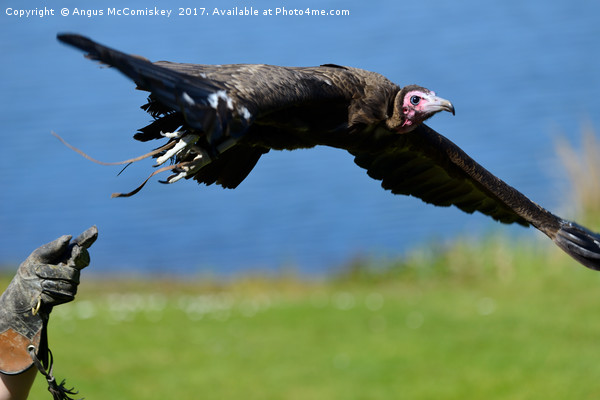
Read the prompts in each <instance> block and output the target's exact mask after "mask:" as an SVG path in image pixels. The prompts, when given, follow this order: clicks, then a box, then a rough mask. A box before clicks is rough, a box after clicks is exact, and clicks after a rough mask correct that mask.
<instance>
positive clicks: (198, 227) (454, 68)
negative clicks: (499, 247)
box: [0, 0, 600, 275]
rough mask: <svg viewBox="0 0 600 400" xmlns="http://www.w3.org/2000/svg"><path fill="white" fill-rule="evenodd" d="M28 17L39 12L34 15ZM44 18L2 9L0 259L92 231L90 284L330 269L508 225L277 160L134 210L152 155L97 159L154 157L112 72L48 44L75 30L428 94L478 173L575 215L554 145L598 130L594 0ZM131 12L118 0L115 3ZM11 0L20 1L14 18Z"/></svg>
mask: <svg viewBox="0 0 600 400" xmlns="http://www.w3.org/2000/svg"><path fill="white" fill-rule="evenodd" d="M27 3H28V6H27V7H28V8H29V9H35V8H43V7H44V6H47V2H41V1H38V2H35V1H31V2H27ZM54 3H56V4H54V5H53V6H52V7H53V8H54V9H55V14H56V15H55V16H47V17H44V18H41V17H30V18H18V17H15V16H13V15H7V13H6V8H5V7H7V6H6V5H3V6H2V10H0V11H1V13H0V50H1V54H2V62H0V76H1V77H2V79H1V80H0V92H1V93H2V98H1V100H0V102H1V103H0V113H1V114H0V115H1V121H2V134H1V135H2V145H1V147H0V188H1V189H0V264H4V265H10V264H14V263H17V262H19V261H20V260H22V259H23V258H24V257H25V256H26V255H27V254H28V253H29V252H30V251H31V250H32V249H33V248H35V247H36V246H38V245H39V244H41V243H44V242H47V241H49V240H51V239H54V238H55V237H57V236H59V235H61V234H64V233H73V234H77V233H78V232H80V231H82V230H83V229H85V228H87V227H88V226H89V225H92V224H97V225H98V227H99V231H100V239H99V241H98V242H97V243H96V244H95V245H94V248H93V251H92V261H93V269H94V270H95V271H96V273H99V274H105V273H125V274H129V273H143V272H151V273H153V274H165V275H168V274H175V275H188V274H196V273H206V272H207V271H208V272H210V273H216V274H231V273H236V272H244V271H249V270H255V269H261V270H267V271H274V270H278V269H280V268H290V267H291V268H295V269H297V270H299V271H301V272H303V273H307V274H320V273H323V272H327V271H330V270H331V269H332V268H335V267H338V266H340V265H342V264H344V263H346V262H348V261H349V260H351V259H352V258H354V257H357V256H375V257H391V256H395V255H401V254H404V253H406V252H407V251H409V250H410V249H411V248H413V247H415V246H425V245H427V244H428V243H431V242H433V241H435V242H447V241H449V240H452V238H454V237H456V236H477V235H480V234H484V233H488V232H494V231H497V230H502V231H506V232H508V233H509V234H511V235H524V236H525V235H526V236H529V237H537V236H539V234H537V233H535V232H534V231H533V230H526V229H523V228H519V227H514V228H509V227H506V226H501V225H500V224H497V223H494V222H493V221H491V220H488V219H487V218H484V217H482V216H477V215H466V214H463V213H461V212H459V211H457V210H455V209H449V208H435V207H433V206H429V205H425V204H423V203H422V202H421V201H420V200H417V199H414V198H409V197H399V196H393V195H392V194H390V193H389V192H385V191H383V190H382V189H381V188H380V186H379V183H378V182H376V181H373V180H371V179H370V178H368V177H367V175H366V174H365V173H364V171H363V170H361V169H360V168H358V167H356V166H355V165H354V164H353V161H352V158H351V157H350V156H349V155H348V154H345V153H344V152H342V151H340V150H334V149H327V148H319V149H313V150H306V151H296V152H271V153H269V154H268V155H266V156H264V157H263V158H262V159H261V161H260V162H259V164H258V166H257V167H256V168H255V170H254V171H253V172H252V173H251V175H250V176H249V177H248V178H247V179H246V181H245V182H243V184H242V185H241V186H240V187H239V188H238V189H236V190H223V189H221V188H220V187H204V186H198V185H197V184H195V183H193V182H178V183H176V184H173V185H161V184H159V183H157V179H153V180H152V181H151V182H150V183H149V184H148V185H147V186H146V187H145V188H144V189H143V191H142V192H141V193H139V194H138V195H137V196H134V197H133V198H129V199H110V194H111V193H113V192H126V191H129V190H131V189H133V188H134V187H136V186H137V185H138V184H139V183H141V181H142V180H143V179H145V178H146V176H147V175H148V173H149V172H150V170H151V167H150V166H151V161H148V160H146V161H143V162H140V163H138V164H137V165H132V166H131V167H129V168H127V169H126V170H125V171H124V172H123V173H122V174H121V175H120V176H117V174H118V172H119V170H120V168H119V167H106V166H99V165H96V164H93V163H91V162H89V161H87V160H85V159H83V158H81V157H80V156H78V155H77V154H75V153H73V152H71V151H70V150H68V149H67V148H65V147H64V146H63V145H61V144H60V143H59V142H58V141H57V140H56V139H55V138H53V137H52V136H51V135H50V131H52V130H53V131H56V132H57V133H59V134H60V135H61V136H63V137H64V138H65V139H67V140H68V141H70V142H71V143H73V144H74V145H75V146H77V147H80V148H82V149H84V150H85V151H87V152H88V153H89V154H90V155H92V156H93V157H95V158H98V159H101V160H104V161H117V160H122V159H126V158H130V157H132V156H135V155H140V154H143V153H145V152H146V151H147V150H149V149H150V148H152V147H153V146H154V145H155V144H154V143H151V144H147V143H146V144H144V143H139V142H136V141H134V140H133V139H132V138H131V136H132V134H133V133H134V132H135V131H136V129H137V128H139V127H141V126H143V125H145V124H146V123H147V122H148V121H149V116H147V115H146V114H145V113H144V112H143V111H141V110H140V109H139V106H140V105H141V104H143V102H144V100H145V95H144V93H142V92H139V91H135V90H133V84H132V83H131V82H130V81H128V80H127V79H125V78H123V77H122V76H121V75H119V74H118V73H116V72H115V71H113V70H110V69H106V68H99V67H98V65H96V64H95V63H92V62H90V61H89V60H86V59H84V58H83V57H82V55H81V54H80V53H79V52H76V51H74V50H72V49H71V48H67V47H66V46H64V45H61V44H59V43H58V42H57V41H56V39H55V35H56V33H57V32H63V31H72V32H78V33H82V34H85V35H88V36H90V37H92V38H94V39H96V40H98V41H100V42H102V43H105V44H109V45H111V46H113V47H117V48H119V49H122V50H124V51H127V52H132V53H136V54H140V55H143V56H145V57H147V58H150V59H152V60H161V59H166V60H172V61H181V62H198V63H207V64H209V63H214V64H225V63H269V64H281V65H318V64H323V63H337V64H343V65H351V66H355V67H361V68H365V69H369V70H374V71H377V72H380V73H382V74H384V75H386V76H387V77H389V78H390V79H391V80H393V81H395V82H397V83H398V84H401V85H404V84H409V83H419V84H421V85H423V86H426V87H429V88H430V89H433V90H435V91H436V92H437V93H438V94H439V95H440V96H442V97H445V98H448V99H450V100H451V101H452V102H453V103H454V105H455V106H456V109H457V115H456V116H455V117H452V116H451V115H449V114H446V115H438V116H436V117H435V118H434V119H433V120H431V124H430V125H431V126H432V127H433V128H434V129H437V130H438V131H440V132H441V133H443V134H444V135H446V136H447V137H449V138H451V139H452V140H453V141H455V142H456V143H457V144H459V145H460V146H461V147H462V148H463V149H464V150H465V151H467V152H468V153H469V154H471V155H472V156H473V157H474V158H475V159H477V160H478V161H479V162H480V163H482V164H483V165H484V166H486V167H487V168H488V169H490V170H491V171H493V172H494V173H495V174H497V175H498V176H500V177H501V178H502V179H504V180H506V181H507V182H509V183H510V184H512V185H513V186H515V187H517V188H519V189H520V190H521V191H523V192H524V193H525V194H526V195H528V196H530V197H531V198H532V199H533V200H535V201H536V202H538V203H540V204H542V205H544V206H546V207H547V208H550V209H553V210H555V211H557V212H558V211H561V210H566V209H568V204H567V201H568V200H569V193H568V192H567V188H568V186H567V185H566V183H565V175H564V173H563V172H562V170H561V167H560V164H557V158H556V155H555V151H554V147H555V144H556V139H557V137H560V136H564V137H567V138H568V139H569V140H571V141H572V142H574V143H577V140H578V137H579V134H580V131H581V126H582V124H584V123H587V122H590V123H591V124H592V125H593V126H595V127H596V128H598V127H600V114H599V113H598V108H599V107H600V100H599V99H600V97H599V95H598V93H599V92H600V78H599V73H600V45H599V44H598V38H599V37H600V3H598V2H595V1H573V0H562V1H553V2H548V1H542V0H535V1H528V2H523V1H518V2H517V1H505V0H503V1H488V2H481V1H475V0H467V1H461V2H448V1H442V0H430V1H420V2H419V1H410V2H409V1H387V2H378V3H374V2H362V1H343V2H342V1H331V2H323V1H308V2H298V1H285V2H283V1H280V2H264V1H262V2H258V1H251V0H249V1H247V2H228V1H218V2H217V1H212V2H205V3H203V4H199V3H198V2H196V1H187V0H181V1H178V2H166V1H154V2H148V1H141V0H135V1H133V0H132V1H128V2H121V1H118V2H117V1H112V2H104V3H103V4H102V7H95V9H103V10H104V13H105V15H103V16H98V17H92V18H88V17H86V16H72V15H71V16H68V17H62V16H60V15H59V14H60V9H61V8H63V7H66V8H69V10H70V11H71V12H72V11H73V8H74V7H76V6H77V7H84V6H85V8H86V9H92V7H90V6H89V5H88V3H90V2H74V1H73V2H68V1H63V2H54ZM125 3H126V4H125ZM18 4H23V3H22V2H18V3H15V5H13V6H12V7H14V8H17V7H20V6H19V5H18ZM155 6H156V7H158V8H167V9H171V10H173V13H174V14H176V13H177V11H178V10H177V9H178V7H205V8H206V9H207V11H208V12H211V13H212V9H213V8H215V7H218V8H231V7H235V6H238V7H244V6H246V7H251V6H252V7H254V8H256V9H259V10H262V9H266V8H273V9H275V8H276V7H282V6H285V7H286V8H288V9H293V8H302V9H306V8H307V7H312V8H327V9H329V8H333V9H347V10H349V11H350V16H337V17H334V16H331V17H307V16H259V17H242V16H222V17H217V16H210V15H209V16H206V15H204V16H201V17H200V16H197V17H180V16H177V15H171V17H170V18H165V17H156V16H146V17H140V16H121V17H119V16H108V15H106V9H107V8H108V7H117V8H121V9H122V8H123V7H130V8H132V9H135V8H146V7H148V8H153V7H155Z"/></svg>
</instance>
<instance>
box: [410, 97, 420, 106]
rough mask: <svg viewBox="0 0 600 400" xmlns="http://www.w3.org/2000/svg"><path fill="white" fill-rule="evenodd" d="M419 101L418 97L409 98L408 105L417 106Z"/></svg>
mask: <svg viewBox="0 0 600 400" xmlns="http://www.w3.org/2000/svg"><path fill="white" fill-rule="evenodd" d="M419 101H421V98H420V97H419V96H412V97H411V98H410V104H412V105H413V106H416V105H417V104H419Z"/></svg>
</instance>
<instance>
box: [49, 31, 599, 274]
mask: <svg viewBox="0 0 600 400" xmlns="http://www.w3.org/2000/svg"><path fill="white" fill-rule="evenodd" d="M57 38H58V40H59V41H61V42H63V43H66V44H69V45H71V46H74V47H76V48H78V49H80V50H82V51H83V52H85V53H87V55H86V57H88V58H90V59H92V60H96V61H99V62H101V63H103V64H106V65H109V66H112V67H114V68H117V69H118V70H119V71H120V72H122V73H123V74H124V75H126V76H127V77H129V78H130V79H131V80H133V81H134V82H135V84H136V85H137V89H140V90H143V91H146V92H149V95H148V101H147V103H146V104H144V105H143V106H142V107H141V108H142V109H143V110H145V111H147V112H148V113H149V114H150V115H151V116H152V118H153V120H152V122H151V123H150V124H149V125H147V126H145V127H143V128H141V129H139V131H138V132H137V133H136V134H135V135H134V138H135V139H137V140H140V141H149V140H153V139H163V140H164V141H166V143H165V144H164V145H162V146H161V147H158V148H157V149H156V150H155V151H153V152H151V153H149V154H147V155H146V156H147V157H150V156H152V157H154V158H155V159H156V165H157V166H160V165H163V164H164V163H165V162H167V161H170V164H169V163H168V165H167V166H163V167H161V168H159V169H157V170H156V171H155V172H154V173H153V174H152V175H154V174H156V173H158V172H164V171H170V172H171V174H170V175H169V176H168V178H166V182H167V183H173V182H176V181H178V180H180V179H182V178H185V179H194V180H196V181H198V182H199V183H204V184H206V185H210V184H213V183H216V184H219V185H221V186H222V187H224V188H235V187H237V186H238V185H239V184H240V183H241V182H242V181H243V180H244V179H245V178H246V176H248V174H249V173H250V171H252V169H253V168H254V166H255V165H256V163H257V162H258V160H259V159H260V157H261V156H262V155H263V154H265V153H267V152H269V150H271V149H274V150H284V149H285V150H294V149H300V148H311V147H314V146H317V145H324V146H332V147H335V148H340V149H344V150H346V151H348V152H350V154H352V156H353V157H354V161H355V162H356V164H357V165H358V166H359V167H362V168H364V169H366V171H367V174H368V175H369V176H370V177H371V178H373V179H377V180H380V181H381V186H382V187H383V188H384V189H386V190H390V191H391V192H392V193H394V194H403V195H412V196H415V197H418V198H420V199H422V200H423V201H425V202H427V203H431V204H433V205H436V206H451V205H453V206H456V207H458V208H459V209H461V210H462V211H465V212H467V213H473V212H475V211H479V212H481V213H483V214H485V215H487V216H490V217H492V218H493V219H495V220H497V221H500V222H502V223H506V224H512V223H517V224H520V225H523V226H526V227H527V226H533V227H535V228H537V229H538V230H540V231H541V232H543V233H544V234H545V235H547V236H548V237H549V238H550V239H552V240H553V241H554V243H555V244H556V245H558V246H559V247H560V248H561V249H562V250H564V251H565V252H566V253H567V254H569V255H570V256H571V257H573V258H574V259H575V260H577V261H578V262H580V263H581V264H583V265H585V266H586V267H588V268H591V269H594V270H600V235H598V234H596V233H593V232H591V231H589V230H588V229H586V228H584V227H582V226H580V225H578V224H576V223H574V222H571V221H567V220H564V219H562V218H560V217H558V216H556V215H554V214H552V213H551V212H549V211H547V210H546V209H544V208H542V207H541V206H539V205H538V204H536V203H534V202H532V201H531V200H529V199H528V198H527V197H526V196H524V195H523V194H522V193H520V192H519V191H517V190H516V189H514V188H513V187H511V186H509V185H508V184H506V183H505V182H503V181H502V180H500V179H499V178H497V177H496V176H494V175H493V174H492V173H490V172H489V171H487V170H486V169H485V168H483V167H482V166H481V165H479V164H478V163H477V162H475V161H474V160H473V159H472V158H471V157H469V156H468V155H467V154H466V153H465V152H464V151H462V150H461V149H460V148H459V147H458V146H457V145H455V144H454V143H453V142H451V141H450V140H449V139H447V138H446V137H444V136H442V135H440V134H439V133H437V132H436V131H434V130H433V129H431V128H429V127H428V126H427V125H425V124H424V123H423V122H424V121H425V120H427V119H428V118H430V117H431V116H433V115H434V114H436V113H438V112H440V111H448V112H451V113H452V114H454V106H453V105H452V103H450V102H449V101H448V100H445V99H443V98H441V97H438V96H436V94H435V92H433V91H431V90H428V89H426V88H423V87H421V86H418V85H408V86H404V87H400V86H398V85H396V84H394V83H392V82H391V81H389V80H388V79H387V78H385V77H384V76H382V75H380V74H378V73H375V72H370V71H366V70H362V69H357V68H351V67H344V66H339V65H334V64H325V65H321V66H318V67H283V66H275V65H264V64H230V65H201V64H183V63H175V62H168V61H157V62H151V61H149V60H147V59H145V58H143V57H140V56H133V55H129V54H125V53H122V52H120V51H117V50H114V49H111V48H109V47H106V46H103V45H101V44H99V43H96V42H94V41H92V40H90V39H88V38H86V37H83V36H80V35H77V34H59V35H58V36H57ZM152 175H150V176H152ZM146 182H147V180H146V181H145V182H144V183H143V184H142V185H141V186H140V187H138V188H137V189H136V190H134V191H132V192H130V193H127V194H118V195H117V196H131V195H133V194H135V193H137V192H138V191H139V190H140V189H141V187H142V186H143V185H144V184H145V183H146ZM113 196H114V195H113Z"/></svg>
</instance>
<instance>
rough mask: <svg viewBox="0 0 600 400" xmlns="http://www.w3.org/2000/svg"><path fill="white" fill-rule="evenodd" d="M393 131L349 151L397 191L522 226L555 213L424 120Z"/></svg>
mask: <svg viewBox="0 0 600 400" xmlns="http://www.w3.org/2000/svg"><path fill="white" fill-rule="evenodd" d="M390 135H393V137H392V136H390ZM390 135H388V136H387V137H385V138H384V139H385V140H382V141H381V142H382V143H381V145H380V146H373V147H371V148H369V149H368V150H366V151H360V150H351V151H350V152H351V153H352V154H353V155H354V156H355V162H356V164H357V165H358V166H360V167H362V168H365V169H366V170H367V173H368V174H369V176H370V177H372V178H374V179H377V180H380V181H382V187H383V188H384V189H387V190H390V191H391V192H392V193H394V194H403V195H411V196H414V197H417V198H420V199H422V200H423V201H425V202H427V203H431V204H434V205H436V206H451V205H454V206H456V207H458V208H459V209H461V210H462V211H465V212H467V213H473V212H475V211H479V212H481V213H483V214H485V215H488V216H490V217H492V218H494V219H495V220H498V221H500V222H503V223H518V224H521V225H524V226H529V225H530V224H531V223H532V221H534V220H535V221H538V219H539V218H540V217H542V219H543V218H549V215H551V214H550V213H548V212H547V211H546V210H544V209H543V208H541V207H539V206H538V205H537V204H535V203H533V202H531V201H530V200H529V199H527V197H525V196H524V195H523V194H521V193H520V192H518V191H516V190H515V189H513V188H512V187H510V186H509V185H507V184H506V183H504V182H503V181H501V180H500V179H498V178H496V177H495V176H494V175H492V174H491V173H490V172H488V171H487V170H486V169H485V168H483V167H482V166H481V165H479V164H478V163H476V162H475V161H474V160H473V159H472V158H470V157H469V156H468V155H467V154H465V153H464V152H463V151H462V150H461V149H460V148H459V147H458V146H456V145H455V144H454V143H452V142H451V141H450V140H448V139H447V138H445V137H444V136H442V135H440V134H439V133H437V132H435V131H434V130H433V129H431V128H429V127H428V126H426V125H421V126H420V127H418V128H417V129H415V130H414V131H413V132H410V133H407V134H404V135H397V134H393V133H390Z"/></svg>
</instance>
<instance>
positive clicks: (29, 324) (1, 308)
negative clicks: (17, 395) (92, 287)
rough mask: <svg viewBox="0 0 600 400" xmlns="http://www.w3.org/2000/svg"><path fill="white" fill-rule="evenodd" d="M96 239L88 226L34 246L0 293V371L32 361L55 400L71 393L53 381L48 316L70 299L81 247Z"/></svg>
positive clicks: (84, 256) (17, 369) (83, 257)
mask: <svg viewBox="0 0 600 400" xmlns="http://www.w3.org/2000/svg"><path fill="white" fill-rule="evenodd" d="M97 237H98V230H97V228H96V227H95V226H92V227H91V228H89V229H88V230H86V231H85V232H83V233H82V234H81V235H79V236H78V237H77V238H76V239H75V240H73V241H71V236H70V235H65V236H61V237H60V238H58V239H56V240H54V241H53V242H50V243H48V244H45V245H43V246H41V247H39V248H38V249H36V250H35V251H34V252H33V253H31V255H30V256H29V257H27V259H26V260H25V261H24V262H23V263H22V264H21V265H20V266H19V269H18V270H17V273H16V275H15V277H14V278H13V280H12V281H11V283H10V284H9V286H8V288H7V289H6V291H5V292H4V293H3V294H2V296H1V297H0V354H1V357H0V372H2V373H4V374H19V373H22V372H24V371H25V370H27V369H28V368H30V367H31V365H32V364H34V363H35V365H36V366H37V367H38V369H39V370H40V372H42V373H43V374H44V375H45V376H46V378H47V379H48V383H49V386H50V387H49V390H50V392H52V394H53V395H54V397H55V398H56V399H60V398H68V396H66V394H65V393H69V394H74V393H73V392H70V391H68V390H66V389H65V388H64V387H63V384H61V385H57V384H56V382H54V377H53V376H52V365H51V364H52V353H51V352H50V350H49V349H48V340H47V330H46V328H47V325H48V319H49V316H50V312H51V311H52V308H53V307H54V306H56V305H59V304H62V303H66V302H69V301H72V300H73V299H74V298H75V294H76V293H77V285H78V284H79V273H80V270H81V269H83V268H85V267H86V266H87V265H88V264H89V262H90V257H89V253H88V251H87V248H89V247H90V246H91V245H92V244H93V243H94V241H95V240H96V238H97ZM48 371H49V372H48ZM63 383H64V381H63ZM54 391H57V393H55V392H54Z"/></svg>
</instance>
